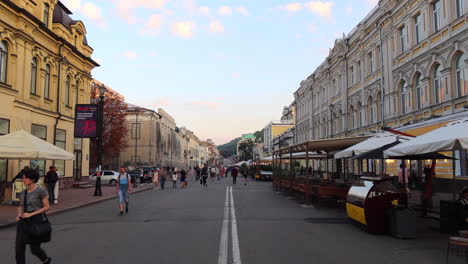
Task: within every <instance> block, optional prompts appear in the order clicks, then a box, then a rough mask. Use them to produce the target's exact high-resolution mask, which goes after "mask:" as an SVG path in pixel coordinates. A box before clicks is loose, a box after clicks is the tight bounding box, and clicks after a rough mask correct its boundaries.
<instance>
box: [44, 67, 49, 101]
mask: <svg viewBox="0 0 468 264" xmlns="http://www.w3.org/2000/svg"><path fill="white" fill-rule="evenodd" d="M44 97H45V98H47V99H50V65H49V64H47V65H46V67H45V78H44Z"/></svg>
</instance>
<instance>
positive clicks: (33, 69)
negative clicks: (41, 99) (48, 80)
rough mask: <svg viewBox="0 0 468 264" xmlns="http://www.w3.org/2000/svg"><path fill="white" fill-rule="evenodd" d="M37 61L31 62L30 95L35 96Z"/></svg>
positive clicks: (34, 59)
mask: <svg viewBox="0 0 468 264" xmlns="http://www.w3.org/2000/svg"><path fill="white" fill-rule="evenodd" d="M36 81H37V59H36V58H33V59H32V61H31V93H32V94H37V89H36V88H37V83H36Z"/></svg>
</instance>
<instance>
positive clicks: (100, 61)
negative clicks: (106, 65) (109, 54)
mask: <svg viewBox="0 0 468 264" xmlns="http://www.w3.org/2000/svg"><path fill="white" fill-rule="evenodd" d="M94 61H95V62H97V63H98V64H99V65H102V60H101V59H95V60H94Z"/></svg>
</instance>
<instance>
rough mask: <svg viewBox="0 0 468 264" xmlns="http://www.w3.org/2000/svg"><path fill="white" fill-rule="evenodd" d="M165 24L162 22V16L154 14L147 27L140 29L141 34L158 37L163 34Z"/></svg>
mask: <svg viewBox="0 0 468 264" xmlns="http://www.w3.org/2000/svg"><path fill="white" fill-rule="evenodd" d="M163 25H164V22H163V20H162V15H159V14H154V15H152V16H151V17H150V18H149V20H148V22H147V23H146V25H145V27H144V28H142V29H140V33H141V34H143V35H145V34H148V35H156V34H159V33H161V30H162V26H163Z"/></svg>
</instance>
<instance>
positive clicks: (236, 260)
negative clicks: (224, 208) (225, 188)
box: [229, 187, 242, 264]
mask: <svg viewBox="0 0 468 264" xmlns="http://www.w3.org/2000/svg"><path fill="white" fill-rule="evenodd" d="M229 193H230V195H231V200H230V207H231V236H232V258H233V264H241V263H242V262H241V257H240V248H239V237H238V235H237V221H236V209H235V207H234V196H233V195H232V187H229Z"/></svg>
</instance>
